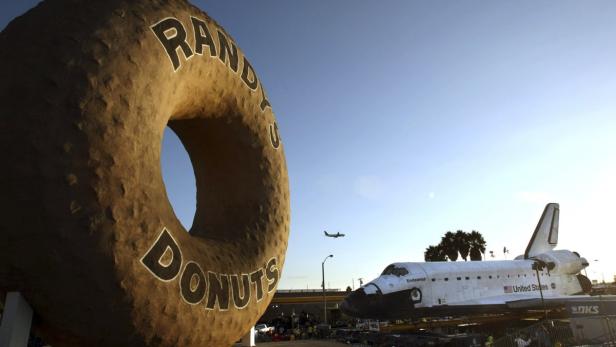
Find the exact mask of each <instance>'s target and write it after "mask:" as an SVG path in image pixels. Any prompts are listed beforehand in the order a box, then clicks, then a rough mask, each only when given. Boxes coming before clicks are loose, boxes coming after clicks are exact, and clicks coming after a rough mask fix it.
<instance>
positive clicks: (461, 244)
mask: <svg viewBox="0 0 616 347" xmlns="http://www.w3.org/2000/svg"><path fill="white" fill-rule="evenodd" d="M454 238H455V243H456V248H457V249H458V251H459V252H460V256H461V257H462V259H464V261H466V260H467V258H468V253H469V252H470V249H471V246H470V244H469V234H468V233H466V232H464V231H462V230H458V231H456V233H455V234H454Z"/></svg>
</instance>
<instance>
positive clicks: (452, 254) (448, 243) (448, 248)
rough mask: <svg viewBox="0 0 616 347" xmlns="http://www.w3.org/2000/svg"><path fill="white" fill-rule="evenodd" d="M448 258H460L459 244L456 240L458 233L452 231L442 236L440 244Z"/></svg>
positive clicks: (454, 259) (453, 259)
mask: <svg viewBox="0 0 616 347" xmlns="http://www.w3.org/2000/svg"><path fill="white" fill-rule="evenodd" d="M439 245H440V246H441V247H442V248H443V251H444V252H445V254H446V255H447V258H448V259H449V260H451V261H456V260H458V245H457V242H456V235H455V234H454V233H452V232H451V231H448V232H446V233H445V236H443V237H442V238H441V243H440V244H439Z"/></svg>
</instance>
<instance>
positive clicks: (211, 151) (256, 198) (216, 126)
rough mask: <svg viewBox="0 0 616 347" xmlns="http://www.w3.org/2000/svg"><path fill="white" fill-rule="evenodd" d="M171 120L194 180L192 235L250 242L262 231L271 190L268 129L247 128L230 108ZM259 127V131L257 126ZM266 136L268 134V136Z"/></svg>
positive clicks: (171, 125)
mask: <svg viewBox="0 0 616 347" xmlns="http://www.w3.org/2000/svg"><path fill="white" fill-rule="evenodd" d="M227 112H228V113H227V114H224V115H217V116H209V115H208V116H204V117H203V118H201V117H199V116H195V117H193V118H181V119H174V120H171V121H169V123H168V127H170V128H171V129H173V131H174V132H175V134H177V136H178V138H179V139H180V141H182V144H183V145H184V147H185V148H186V151H187V152H188V155H189V157H190V161H191V163H192V167H193V169H194V175H195V181H196V209H195V214H194V219H193V223H192V227H191V228H190V234H191V235H193V236H199V237H204V238H207V239H214V240H221V241H230V240H234V241H240V240H248V241H254V240H256V238H258V236H256V235H260V234H262V232H263V231H265V230H266V228H265V224H266V223H267V216H266V215H264V214H266V213H267V211H268V210H269V208H268V207H269V205H270V204H271V201H270V200H269V199H268V196H270V194H268V193H269V192H271V190H273V189H274V184H273V182H272V179H273V177H272V175H271V171H268V170H270V166H269V165H271V162H268V161H267V160H266V158H264V153H265V152H266V150H265V147H264V146H266V145H268V144H269V142H266V141H263V137H265V136H263V135H264V134H268V133H267V128H265V129H258V128H254V127H253V128H251V127H250V126H249V125H248V124H247V122H245V120H244V119H243V118H242V117H241V116H238V115H236V114H234V113H232V112H231V111H229V110H227ZM261 130H263V131H264V132H265V133H264V134H260V133H257V132H256V131H261ZM267 139H269V138H268V137H267Z"/></svg>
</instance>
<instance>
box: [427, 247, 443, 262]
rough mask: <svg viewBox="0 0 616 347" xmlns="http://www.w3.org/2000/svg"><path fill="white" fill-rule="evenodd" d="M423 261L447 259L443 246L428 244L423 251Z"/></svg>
mask: <svg viewBox="0 0 616 347" xmlns="http://www.w3.org/2000/svg"><path fill="white" fill-rule="evenodd" d="M424 259H425V261H447V257H446V256H445V252H443V248H442V247H440V245H438V246H430V247H428V248H426V251H425V252H424Z"/></svg>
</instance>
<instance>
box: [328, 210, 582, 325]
mask: <svg viewBox="0 0 616 347" xmlns="http://www.w3.org/2000/svg"><path fill="white" fill-rule="evenodd" d="M559 213H560V209H559V205H558V204H556V203H550V204H548V205H547V206H546V207H545V209H544V211H543V214H542V216H541V219H540V220H539V223H538V224H537V227H536V228H535V231H534V233H533V235H532V237H531V239H530V242H529V243H528V246H527V247H526V250H525V252H524V254H523V255H520V256H518V257H516V258H515V259H514V260H495V261H469V262H426V263H419V262H417V263H393V264H391V265H388V266H387V267H386V268H385V270H384V271H383V273H382V274H381V275H380V276H379V277H378V278H376V279H374V280H372V281H370V282H369V283H367V284H365V285H363V286H362V287H361V288H359V289H357V290H355V291H353V292H351V293H350V294H349V295H348V296H347V297H346V298H345V300H344V301H343V303H342V304H341V306H340V309H341V311H342V312H344V313H345V314H347V315H349V316H353V317H358V318H372V319H406V318H420V317H439V316H458V315H472V314H482V313H500V312H507V311H514V310H531V309H545V308H554V307H560V306H564V305H565V304H566V302H567V301H568V300H580V298H584V299H585V300H593V299H594V298H593V297H590V296H589V295H586V294H588V293H589V292H590V290H591V289H592V286H591V283H590V280H589V279H588V278H587V277H586V276H584V275H582V274H581V271H582V270H583V269H584V268H586V267H587V266H588V261H587V260H586V259H585V258H583V257H581V256H580V255H579V254H578V253H577V252H572V251H568V250H555V247H556V245H557V243H558V219H559Z"/></svg>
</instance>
